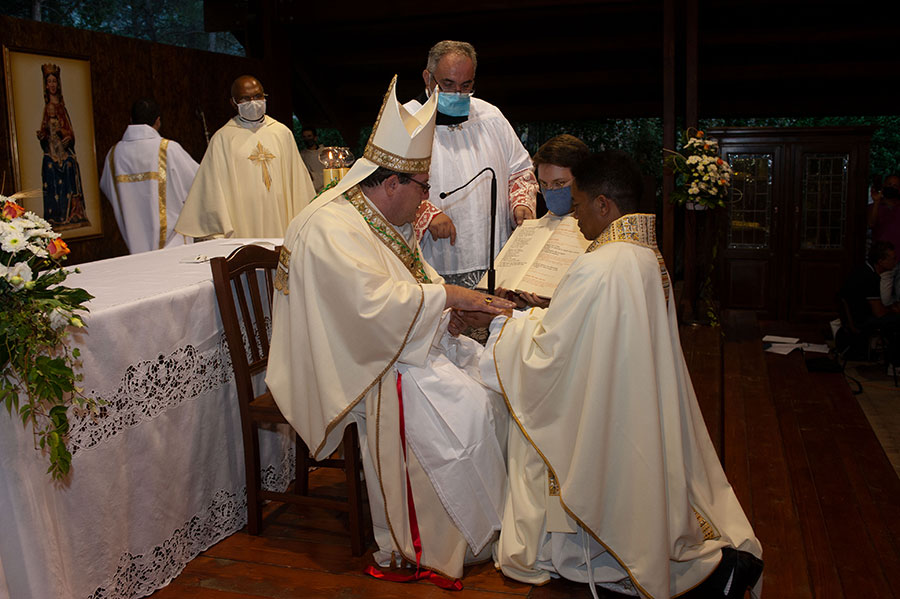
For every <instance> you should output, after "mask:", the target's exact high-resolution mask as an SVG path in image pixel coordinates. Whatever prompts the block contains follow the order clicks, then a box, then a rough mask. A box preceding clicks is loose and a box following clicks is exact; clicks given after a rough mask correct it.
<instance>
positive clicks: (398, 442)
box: [266, 77, 512, 588]
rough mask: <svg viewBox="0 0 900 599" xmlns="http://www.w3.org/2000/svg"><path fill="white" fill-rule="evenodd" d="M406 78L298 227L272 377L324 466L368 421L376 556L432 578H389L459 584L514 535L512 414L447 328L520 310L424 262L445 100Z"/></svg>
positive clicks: (276, 325)
mask: <svg viewBox="0 0 900 599" xmlns="http://www.w3.org/2000/svg"><path fill="white" fill-rule="evenodd" d="M395 82H396V77H395V78H394V81H392V82H391V87H390V88H389V90H388V93H387V95H386V96H385V100H384V104H383V105H382V107H381V112H380V113H379V115H378V120H377V121H376V123H375V127H374V129H373V131H372V135H371V137H370V138H369V141H368V143H367V145H366V149H365V151H364V154H363V158H360V159H359V160H358V161H357V162H356V163H355V164H354V166H353V167H352V168H351V169H350V171H349V172H348V173H347V175H345V176H344V178H343V179H342V180H341V182H340V183H339V184H338V185H337V186H335V187H333V188H332V189H330V190H327V191H326V192H325V193H323V194H322V195H321V196H320V197H319V198H318V199H316V200H315V201H314V202H313V203H312V204H310V205H309V206H308V207H307V208H305V209H304V210H303V211H302V212H301V213H300V214H299V215H298V216H297V217H296V218H295V219H294V220H293V222H291V224H290V226H289V227H288V230H287V234H286V235H285V240H284V248H283V250H282V254H281V258H280V264H279V269H278V273H277V275H276V281H275V288H276V290H277V291H276V293H275V300H274V308H273V323H272V324H273V326H272V330H273V335H272V348H271V353H270V357H269V367H268V373H267V376H266V383H267V384H268V386H269V388H270V389H271V391H272V394H273V396H274V398H275V401H276V403H277V404H278V406H279V408H280V409H281V411H282V412H283V413H284V415H285V417H286V418H287V419H288V421H289V422H290V423H291V424H292V426H293V427H294V428H295V429H296V430H297V432H298V433H299V434H300V436H301V437H302V438H303V440H304V441H305V442H306V444H307V445H308V446H309V448H310V451H311V452H312V454H313V456H314V457H316V458H320V459H321V458H324V457H327V456H328V455H329V454H330V453H331V452H333V451H334V449H335V448H336V447H337V445H338V444H339V442H340V440H341V437H342V435H343V429H344V427H346V426H347V425H348V424H350V423H356V425H357V426H358V430H359V434H360V441H361V447H362V458H363V467H364V471H365V477H366V484H367V488H368V495H369V504H370V507H371V513H372V520H373V526H374V532H375V540H376V542H377V543H378V551H377V552H376V553H375V559H376V561H377V562H378V564H379V565H381V566H386V565H388V564H391V563H394V564H397V563H404V564H406V565H412V566H413V567H415V568H416V569H415V573H413V571H412V570H409V573H408V574H407V573H403V574H397V573H396V572H395V573H387V574H388V576H387V578H388V579H391V580H405V579H418V578H429V579H431V580H432V581H434V582H435V583H436V584H439V585H441V586H446V587H449V588H454V587H459V586H460V583H459V581H458V579H459V578H460V577H461V576H462V568H463V564H464V563H465V562H466V561H468V560H472V559H475V558H477V557H480V558H481V559H486V558H489V555H490V546H491V541H492V540H493V539H494V538H496V531H497V530H499V528H500V518H501V513H502V508H503V498H504V492H505V484H506V468H505V455H504V450H505V442H506V441H505V436H506V430H507V420H508V413H507V411H506V408H505V406H504V405H503V400H502V398H501V397H500V396H499V395H497V394H496V393H494V392H492V391H489V390H488V389H487V388H486V387H484V386H483V385H482V384H481V382H480V374H479V367H478V360H479V357H480V353H481V351H482V349H483V348H482V347H481V346H480V345H478V344H477V343H475V342H474V341H472V340H471V339H467V338H459V339H457V338H454V337H452V336H450V335H449V334H448V333H447V323H448V322H449V320H450V317H449V311H448V309H449V308H458V309H464V310H481V311H483V312H486V313H488V314H490V315H496V314H498V313H500V311H501V309H503V308H508V307H511V306H512V303H511V302H507V301H506V300H502V299H500V298H495V297H490V296H486V295H484V294H481V293H478V292H476V291H472V290H469V289H465V288H462V287H456V286H452V285H444V284H443V280H442V279H441V278H440V276H439V275H438V274H437V273H436V272H435V271H434V269H433V268H431V266H429V265H428V264H427V263H425V262H424V261H423V260H422V257H421V255H420V252H419V247H418V244H417V242H416V238H415V235H414V233H413V228H412V224H411V223H412V221H413V220H414V219H415V215H416V210H417V208H418V206H419V204H420V203H421V202H422V201H423V200H424V199H426V198H427V197H428V190H429V185H428V169H429V165H430V157H431V148H432V140H433V135H434V115H435V109H436V106H437V99H436V97H437V94H435V96H433V97H432V99H431V101H429V102H427V103H426V104H425V105H424V106H423V107H422V108H421V109H420V110H418V111H417V112H415V113H414V114H413V113H410V112H408V111H407V110H406V109H405V108H403V107H402V106H401V105H400V104H398V103H397V100H396V95H395V89H394V85H395ZM455 332H458V331H455ZM498 435H499V437H498ZM479 554H481V555H479ZM370 573H371V574H373V575H376V576H377V575H379V572H378V571H376V570H370ZM381 574H384V573H381Z"/></svg>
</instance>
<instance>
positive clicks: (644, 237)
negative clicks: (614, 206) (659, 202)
mask: <svg viewBox="0 0 900 599" xmlns="http://www.w3.org/2000/svg"><path fill="white" fill-rule="evenodd" d="M615 242H623V243H633V244H634V245H639V246H641V247H645V248H649V249H651V250H653V253H654V254H656V260H657V261H658V262H659V277H660V280H661V282H662V286H663V291H664V292H665V294H666V307H668V305H669V288H670V286H671V282H670V280H669V271H668V270H666V263H665V260H663V256H662V254H661V253H660V251H659V248H658V247H657V246H656V216H655V215H653V214H626V215H625V216H623V217H621V218H619V219H617V220H615V221H613V222H612V223H610V225H609V226H608V227H606V229H604V231H603V233H601V234H600V237H598V238H597V239H595V240H594V241H592V242H591V245H589V246H588V249H587V250H585V253H586V254H589V253H590V252H593V251H594V250H596V249H597V248H599V247H600V246H603V245H606V244H607V243H615Z"/></svg>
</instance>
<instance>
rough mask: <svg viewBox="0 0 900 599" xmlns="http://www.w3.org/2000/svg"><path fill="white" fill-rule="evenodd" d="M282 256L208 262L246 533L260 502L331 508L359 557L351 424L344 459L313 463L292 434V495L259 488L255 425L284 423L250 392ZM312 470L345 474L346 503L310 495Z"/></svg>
mask: <svg viewBox="0 0 900 599" xmlns="http://www.w3.org/2000/svg"><path fill="white" fill-rule="evenodd" d="M280 251H281V248H280V247H279V248H276V249H274V250H270V249H267V248H265V247H262V246H258V245H245V246H243V247H240V248H238V249H236V250H234V251H233V252H232V253H231V255H229V256H228V258H221V257H218V258H213V259H212V260H211V261H210V266H211V268H212V275H213V285H214V286H215V289H216V300H217V302H218V304H219V314H220V315H221V317H222V324H223V325H224V328H225V339H226V341H227V342H228V350H229V353H230V354H231V362H232V367H233V368H234V381H235V384H236V386H237V394H238V402H239V404H240V413H241V430H242V433H243V441H244V468H245V471H246V476H247V532H249V533H250V534H252V535H256V534H259V532H260V528H261V524H262V503H263V501H265V500H271V501H280V502H285V503H294V504H300V505H305V506H310V507H319V508H325V509H333V510H338V511H342V512H347V514H348V517H349V528H350V545H351V549H352V552H353V555H357V556H358V555H362V553H363V551H364V550H365V540H366V527H365V522H364V521H363V499H362V484H361V481H360V478H361V476H360V474H361V468H362V464H361V460H360V455H359V437H358V434H357V431H356V425H355V424H352V425H350V426H348V427H347V428H346V430H345V431H344V439H343V456H344V457H343V459H326V460H322V461H315V460H313V459H311V458H310V455H309V448H308V447H307V446H306V444H305V443H304V442H303V440H302V439H300V436H299V435H297V434H295V435H294V437H295V441H296V447H297V465H296V471H295V481H294V489H293V491H294V492H293V493H290V492H285V493H279V492H275V491H267V490H264V489H262V487H261V481H260V456H259V432H258V428H259V425H260V424H264V423H287V420H286V419H285V417H284V416H283V415H282V413H281V411H280V410H279V409H278V406H277V405H276V404H275V401H274V399H273V398H272V393H271V392H270V391H269V390H268V389H265V391H264V392H263V393H262V394H260V395H256V394H255V392H254V390H253V377H254V375H257V374H259V373H261V372H263V371H264V370H265V369H266V366H267V364H268V360H269V339H270V332H269V331H270V329H271V315H272V295H273V291H274V288H273V277H274V274H275V269H276V268H277V265H278V255H279V253H280ZM235 300H237V301H235ZM311 466H317V467H328V468H341V469H343V470H344V472H345V477H346V480H347V490H348V495H349V497H348V499H346V500H341V499H333V498H329V497H319V496H311V495H309V469H310V467H311Z"/></svg>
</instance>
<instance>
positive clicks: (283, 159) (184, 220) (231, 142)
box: [175, 75, 315, 238]
mask: <svg viewBox="0 0 900 599" xmlns="http://www.w3.org/2000/svg"><path fill="white" fill-rule="evenodd" d="M231 89H232V99H231V102H232V105H233V106H234V107H235V108H236V110H237V111H238V114H237V115H236V116H235V117H234V118H232V119H231V120H230V121H228V122H227V123H225V125H224V126H223V127H222V128H221V129H219V130H218V131H216V132H215V134H214V135H213V136H212V139H210V141H209V147H208V148H207V150H206V154H205V155H204V156H203V160H202V161H201V162H200V170H199V171H197V177H196V179H194V185H193V186H192V187H191V191H190V194H188V198H187V201H186V202H185V205H184V209H183V210H182V212H181V217H180V218H179V219H178V223H177V225H176V226H175V230H176V231H178V232H179V233H182V234H184V235H188V236H190V237H210V236H224V237H242V238H249V237H283V236H284V231H285V229H287V226H288V223H290V222H291V219H292V218H294V216H295V215H296V214H297V213H298V212H300V210H301V209H302V208H303V207H304V206H306V205H307V204H308V203H309V201H310V200H312V198H313V197H314V196H315V190H314V189H313V186H312V181H311V180H310V178H309V172H308V171H307V169H306V166H305V165H304V164H303V161H302V160H301V159H300V152H299V150H298V149H297V142H296V141H295V140H294V134H293V133H292V132H291V130H290V129H288V128H287V127H285V126H284V125H282V124H281V123H279V122H278V121H276V120H275V119H273V118H272V117H270V116H267V115H266V114H265V110H266V99H265V94H264V92H263V88H262V85H261V84H260V83H259V81H257V80H256V79H254V78H253V77H249V76H246V75H245V76H243V77H239V78H238V79H237V80H235V82H234V84H233V85H232V88H231Z"/></svg>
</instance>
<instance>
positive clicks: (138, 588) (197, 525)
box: [90, 446, 296, 599]
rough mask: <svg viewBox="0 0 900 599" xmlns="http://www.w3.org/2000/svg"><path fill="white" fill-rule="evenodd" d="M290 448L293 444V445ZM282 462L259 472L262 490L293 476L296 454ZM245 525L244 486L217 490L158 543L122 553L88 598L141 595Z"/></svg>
mask: <svg viewBox="0 0 900 599" xmlns="http://www.w3.org/2000/svg"><path fill="white" fill-rule="evenodd" d="M292 447H293V446H292ZM283 457H284V459H283V460H282V462H281V464H278V465H277V466H275V465H270V466H268V467H267V468H266V469H265V470H264V471H263V472H262V473H261V476H262V484H263V488H264V489H268V490H271V491H284V490H286V489H287V487H288V484H290V481H291V480H292V477H293V472H294V465H295V461H296V459H295V458H296V454H295V453H294V452H293V451H291V452H289V453H285V454H284V456H283ZM245 524H247V488H246V487H244V488H243V493H241V494H240V495H238V494H237V493H229V492H228V491H219V492H218V493H216V495H215V497H213V500H212V503H211V504H210V505H209V507H208V508H207V509H206V510H204V511H203V512H202V513H200V514H197V515H196V516H194V517H193V518H191V520H190V521H189V522H187V523H185V525H184V526H182V527H181V528H179V529H178V530H176V531H175V532H174V534H173V535H172V536H171V537H170V538H168V539H166V541H165V542H163V543H162V544H161V545H157V546H155V547H153V548H152V549H150V550H149V551H147V552H146V553H143V554H140V555H133V554H131V553H128V552H126V553H124V554H123V555H122V557H121V558H119V564H118V566H117V567H116V573H115V574H114V575H113V576H112V578H111V579H110V580H108V581H107V582H106V583H105V584H104V585H103V586H101V587H100V588H98V589H97V590H96V591H94V592H93V593H92V594H91V596H90V599H113V598H122V597H144V596H146V595H150V594H151V593H153V592H154V591H156V590H157V589H160V588H162V587H164V586H166V585H167V584H169V583H170V582H172V580H173V579H174V578H175V577H176V576H178V575H179V574H180V573H181V571H182V570H184V568H185V566H187V564H188V562H190V561H191V560H192V559H194V558H195V557H197V556H198V555H200V553H202V552H203V551H206V550H207V549H209V548H210V547H212V546H213V545H215V544H216V543H218V542H219V541H221V540H222V539H224V538H226V537H228V536H230V535H232V534H234V533H235V532H237V531H239V530H240V529H241V528H243V527H244V525H245Z"/></svg>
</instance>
